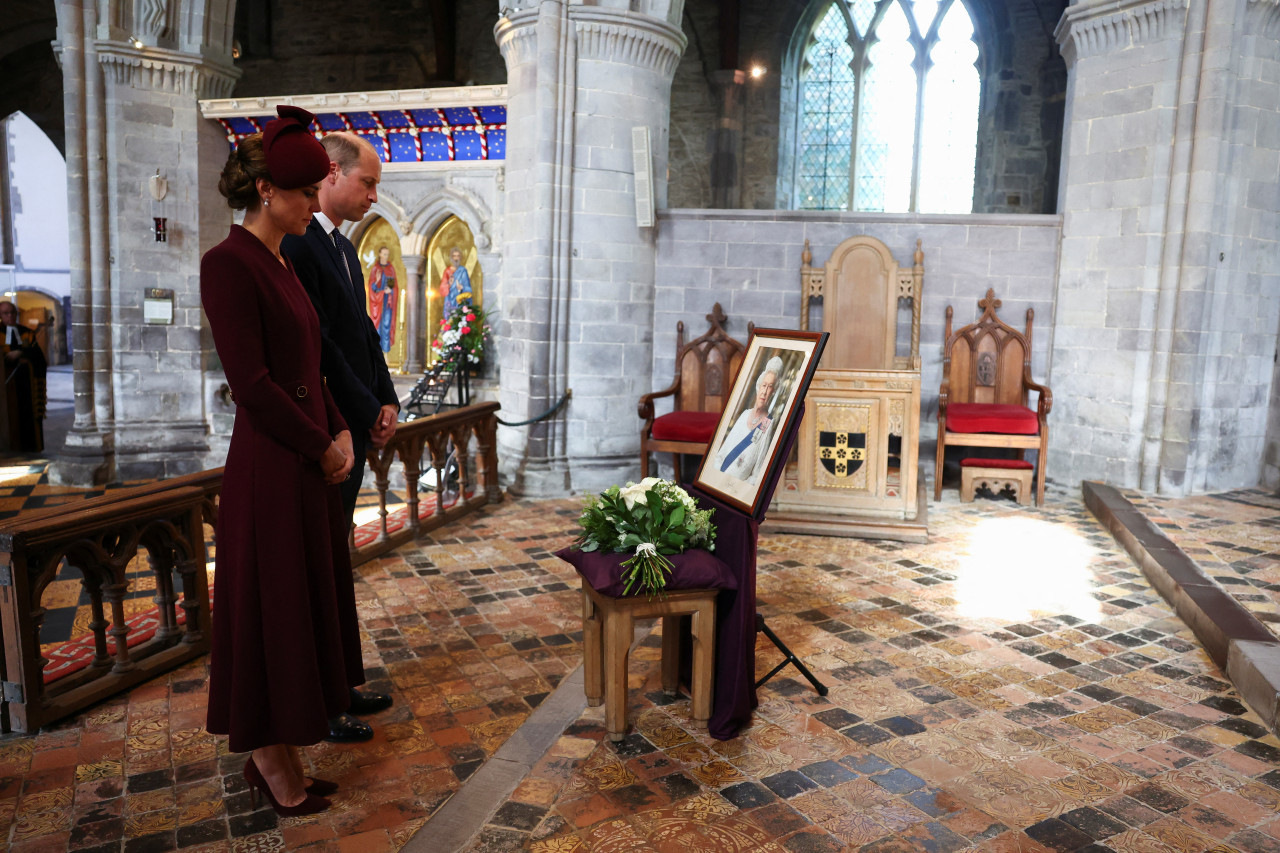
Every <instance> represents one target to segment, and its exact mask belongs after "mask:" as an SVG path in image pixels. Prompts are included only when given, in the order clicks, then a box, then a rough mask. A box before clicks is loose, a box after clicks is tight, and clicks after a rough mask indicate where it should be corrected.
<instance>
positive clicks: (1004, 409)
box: [655, 403, 1040, 435]
mask: <svg viewBox="0 0 1280 853" xmlns="http://www.w3.org/2000/svg"><path fill="white" fill-rule="evenodd" d="M655 426H657V425H656V424H655ZM1039 431H1040V422H1039V421H1038V420H1037V419H1036V413H1035V412H1033V411H1031V410H1030V409H1028V408H1027V407H1026V406H1009V405H1004V404H1000V403H952V404H951V405H950V406H947V432H994V433H998V434H1000V435H1035V434H1036V433H1038V432H1039Z"/></svg>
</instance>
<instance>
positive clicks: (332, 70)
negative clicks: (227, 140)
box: [235, 0, 506, 97]
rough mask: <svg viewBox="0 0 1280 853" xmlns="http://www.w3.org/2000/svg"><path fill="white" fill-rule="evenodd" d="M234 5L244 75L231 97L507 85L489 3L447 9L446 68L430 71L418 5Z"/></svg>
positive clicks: (334, 1) (425, 24) (431, 37)
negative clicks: (450, 21)
mask: <svg viewBox="0 0 1280 853" xmlns="http://www.w3.org/2000/svg"><path fill="white" fill-rule="evenodd" d="M239 5H240V8H239V9H238V13H237V16H236V39H237V40H238V41H239V42H240V44H241V46H242V49H243V50H244V54H243V56H242V58H241V59H240V60H239V61H237V62H236V67H237V68H240V69H241V70H242V71H243V72H244V73H243V75H242V76H241V78H240V81H239V82H238V83H237V84H236V88H235V95H236V96H237V97H244V96H249V95H296V94H303V93H310V92H363V91H375V90H380V89H410V88H417V87H421V86H432V85H437V86H438V85H455V84H457V83H462V84H463V85H484V84H491V83H505V82H506V69H505V67H504V66H503V63H502V57H501V55H500V54H499V53H498V48H497V43H496V42H495V41H494V38H493V27H494V25H495V24H496V23H497V22H498V4H496V3H489V2H485V3H480V2H477V3H453V4H450V5H452V6H453V7H454V10H455V11H454V14H455V15H456V21H455V27H454V30H455V31H454V32H453V33H451V34H449V36H448V37H449V38H450V39H451V40H452V41H453V43H454V46H455V51H456V57H455V61H454V67H453V68H438V67H437V57H436V53H435V30H434V28H433V25H432V20H431V15H430V13H429V12H428V10H427V7H426V4H423V3H382V4H378V3H350V2H343V0H305V2H303V0H286V2H273V3H271V4H269V5H268V4H261V5H259V4H254V3H243V2H242V3H241V4H239ZM255 7H256V8H255ZM353 34H357V36H356V37H353Z"/></svg>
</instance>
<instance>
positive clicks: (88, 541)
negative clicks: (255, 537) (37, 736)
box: [0, 472, 211, 732]
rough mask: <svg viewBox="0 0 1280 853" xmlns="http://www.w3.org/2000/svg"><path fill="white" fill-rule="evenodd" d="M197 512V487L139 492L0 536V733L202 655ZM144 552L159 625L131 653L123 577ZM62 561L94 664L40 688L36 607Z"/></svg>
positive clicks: (201, 502) (33, 519) (10, 527)
mask: <svg viewBox="0 0 1280 853" xmlns="http://www.w3.org/2000/svg"><path fill="white" fill-rule="evenodd" d="M202 473H203V472H202ZM197 476H198V475H197ZM205 504H206V493H205V490H203V489H201V488H199V487H197V486H193V485H185V486H173V487H166V488H155V487H153V486H145V487H142V488H141V489H137V490H135V489H129V490H122V491H121V492H117V493H114V494H109V495H103V496H102V497H100V498H93V499H91V500H87V501H81V502H79V503H76V504H73V505H71V506H63V507H57V508H54V509H49V510H42V511H38V512H33V513H30V514H27V515H24V516H23V517H21V518H20V519H18V520H16V521H12V522H9V523H7V524H5V525H4V526H3V528H0V632H2V634H3V638H4V654H3V657H2V658H0V667H2V671H0V682H2V686H3V702H0V730H3V731H20V732H32V731H35V730H36V729H37V728H39V727H40V726H42V725H44V724H45V723H47V722H50V721H52V720H56V719H59V718H61V717H64V716H66V715H67V714H70V713H73V712H74V711H78V710H80V709H81V708H84V707H86V706H88V705H91V704H93V703H94V702H98V701H100V700H102V699H104V698H106V697H107V696H110V695H112V694H114V693H118V692H120V691H121V690H127V689H128V688H130V687H132V686H133V685H135V684H137V683H139V682H141V681H144V680H146V679H148V678H151V677H152V676H154V675H157V674H159V673H161V672H164V671H166V670H169V669H172V668H174V667H175V666H178V665H179V664H181V663H183V662H185V661H187V660H190V659H191V658H193V657H196V656H198V655H201V654H204V653H205V652H207V651H208V650H209V632H210V625H211V623H210V619H209V588H208V582H207V576H206V573H205V558H204V554H205V550H204V507H205ZM143 550H145V551H146V553H147V557H148V559H149V562H150V565H151V570H152V572H153V573H154V575H155V588H156V595H155V604H156V608H157V621H158V626H157V627H156V630H155V633H154V635H153V636H152V637H151V639H149V640H145V641H143V642H141V643H138V644H137V645H135V646H133V647H130V646H129V644H128V635H129V628H128V626H127V624H126V621H125V610H124V599H125V595H126V593H127V592H128V586H129V581H128V577H127V571H128V567H129V564H130V563H132V562H133V561H134V559H135V558H137V557H138V556H139V554H140V552H141V551H143ZM64 560H65V561H66V562H67V563H68V564H69V565H71V566H74V567H75V568H76V569H78V570H79V571H80V573H81V578H82V579H81V585H82V587H83V590H84V591H85V592H87V593H88V596H89V600H90V607H91V610H92V614H93V621H92V622H90V623H89V628H90V630H91V631H92V632H93V638H94V656H93V660H92V661H91V662H90V663H89V665H88V666H86V667H85V668H84V669H82V670H80V671H79V672H77V673H74V674H72V675H69V676H67V677H65V678H62V679H59V680H58V681H56V682H54V683H53V684H51V685H48V686H47V687H46V685H45V683H44V667H45V664H46V663H47V661H46V660H45V658H44V657H43V656H42V655H41V653H40V629H41V627H42V625H43V623H44V616H45V612H46V611H45V609H44V607H42V606H41V598H42V597H43V594H44V591H45V588H46V587H47V586H48V585H49V584H50V583H51V582H52V581H53V579H54V578H55V576H56V575H57V574H58V569H59V567H60V566H61V565H62V563H63V561H64ZM175 574H176V575H177V577H178V578H179V579H180V581H181V584H182V595H181V598H180V599H179V597H178V595H177V592H176V590H175V588H174V576H175ZM179 606H181V608H182V610H183V613H184V618H185V624H184V625H179V623H178V612H177V608H178V607H179ZM108 607H109V608H110V613H109V614H108V612H107V608H108ZM108 629H110V630H108ZM108 635H110V638H111V639H110V641H109V640H108Z"/></svg>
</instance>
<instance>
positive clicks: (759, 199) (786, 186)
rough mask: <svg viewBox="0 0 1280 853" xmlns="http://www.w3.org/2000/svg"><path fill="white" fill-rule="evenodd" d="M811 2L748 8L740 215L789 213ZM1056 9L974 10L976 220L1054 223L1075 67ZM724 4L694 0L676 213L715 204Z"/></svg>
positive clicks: (674, 159)
mask: <svg viewBox="0 0 1280 853" xmlns="http://www.w3.org/2000/svg"><path fill="white" fill-rule="evenodd" d="M825 5H826V4H825V3H817V4H812V5H811V4H809V3H807V2H805V0H786V2H777V0H744V2H743V3H742V5H741V10H742V11H741V39H740V61H739V65H741V66H742V67H743V68H744V69H746V68H749V67H750V66H751V65H754V64H759V65H761V66H763V67H764V68H765V69H766V73H765V75H764V77H763V78H761V79H760V80H749V81H748V83H747V87H746V101H745V108H746V120H745V123H744V124H745V130H744V150H743V176H742V184H743V192H742V202H741V207H743V208H749V209H773V208H784V209H785V208H789V207H790V206H791V198H790V194H791V190H790V187H791V182H792V177H791V174H790V173H791V170H792V169H793V168H794V166H793V157H792V150H791V149H792V148H794V146H795V138H794V126H795V121H796V112H795V108H796V103H795V102H796V98H797V96H798V89H797V87H796V85H795V82H796V80H795V78H796V73H797V68H798V64H799V61H800V58H801V57H800V54H801V53H802V52H803V49H804V42H805V36H804V33H806V32H807V28H808V27H810V26H812V22H813V18H814V15H815V13H816V12H817V11H820V10H818V8H817V7H818V6H822V7H823V8H825ZM1063 6H1064V4H1062V3H1060V2H1057V0H1043V2H1037V1H1036V0H1008V2H1007V3H1005V2H1000V0H996V2H993V3H986V2H981V0H978V2H971V3H970V6H969V9H970V13H971V15H972V16H973V17H974V19H975V23H976V25H977V26H978V27H979V30H980V39H979V40H980V42H981V44H982V49H983V56H982V58H981V59H980V65H981V68H982V71H983V74H984V78H985V83H984V90H983V103H982V113H981V115H980V117H979V129H978V138H979V152H978V161H977V164H976V165H977V175H976V183H977V187H976V190H975V206H974V210H975V211H976V212H995V213H1046V212H1047V213H1052V212H1054V211H1055V209H1056V205H1055V201H1056V184H1057V171H1058V150H1059V145H1058V140H1059V137H1060V134H1061V114H1062V100H1063V99H1062V93H1063V89H1064V87H1065V84H1066V68H1065V65H1064V64H1063V62H1062V58H1061V56H1060V55H1059V54H1058V51H1057V48H1056V46H1055V45H1054V43H1053V38H1052V35H1051V33H1050V31H1051V30H1052V28H1053V25H1054V24H1055V23H1056V22H1057V19H1058V17H1059V15H1061V13H1062V9H1063ZM717 9H718V3H717V2H715V0H689V2H688V3H687V4H686V7H685V15H684V32H685V35H686V36H687V37H688V38H689V47H688V48H687V49H686V51H685V55H684V57H683V58H682V60H681V63H680V66H679V68H678V69H677V72H676V77H675V80H674V82H673V84H672V109H671V125H672V128H671V140H672V144H671V204H672V207H699V206H702V205H705V204H706V203H707V201H708V200H709V199H710V198H711V182H710V174H709V170H708V168H707V166H708V159H709V151H710V135H711V133H712V132H713V130H714V128H715V124H716V121H717V113H716V101H715V98H714V97H713V96H712V95H711V86H710V83H709V75H710V74H711V73H712V72H714V71H715V70H716V69H718V68H720V65H721V62H720V51H719V38H720V31H719V23H718V15H717Z"/></svg>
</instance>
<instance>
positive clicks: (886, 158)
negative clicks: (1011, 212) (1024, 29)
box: [796, 0, 979, 213]
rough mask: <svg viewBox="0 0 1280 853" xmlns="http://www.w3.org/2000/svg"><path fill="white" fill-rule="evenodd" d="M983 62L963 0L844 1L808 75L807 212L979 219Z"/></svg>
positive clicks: (804, 100) (803, 176) (816, 38)
mask: <svg viewBox="0 0 1280 853" xmlns="http://www.w3.org/2000/svg"><path fill="white" fill-rule="evenodd" d="M977 58H978V46H977V44H976V43H975V41H974V32H973V20H972V19H971V18H970V17H969V13H968V10H966V9H965V7H964V3H963V2H962V0H835V2H833V3H832V4H831V5H830V7H828V9H827V11H826V13H825V14H823V15H822V16H821V17H820V18H819V19H818V25H817V26H816V27H814V29H813V33H812V35H811V37H810V42H809V47H808V50H807V51H806V52H805V58H804V64H803V66H802V70H801V73H800V80H801V86H800V151H799V155H800V156H799V157H798V158H797V169H798V174H797V176H796V177H797V181H796V189H797V193H798V196H799V203H800V207H801V208H806V209H813V210H877V211H894V212H901V211H911V210H914V211H920V212H924V213H969V212H970V211H972V210H973V169H974V160H975V158H976V156H977V137H978V96H979V80H978V70H977V67H976V65H975V63H976V61H977Z"/></svg>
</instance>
